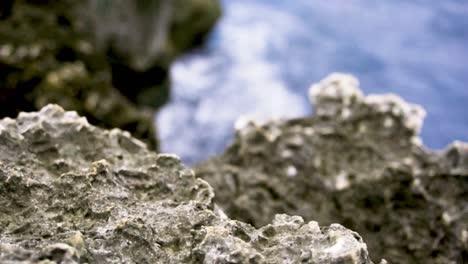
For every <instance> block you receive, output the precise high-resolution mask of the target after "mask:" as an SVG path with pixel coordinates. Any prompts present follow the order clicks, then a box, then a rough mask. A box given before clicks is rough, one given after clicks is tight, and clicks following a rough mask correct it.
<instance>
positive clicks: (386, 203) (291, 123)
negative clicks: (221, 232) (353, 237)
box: [196, 74, 468, 264]
mask: <svg viewBox="0 0 468 264" xmlns="http://www.w3.org/2000/svg"><path fill="white" fill-rule="evenodd" d="M310 97H311V100H312V102H313V104H314V110H315V114H314V115H313V116H312V117H309V118H299V119H293V120H286V121H272V122H269V123H266V124H256V123H255V122H251V123H248V124H247V125H246V126H244V127H243V128H240V129H239V130H238V131H237V134H236V139H235V140H234V142H233V144H232V145H231V146H230V147H229V148H228V149H227V150H226V152H225V153H224V154H223V155H221V156H218V157H215V158H213V159H211V160H210V161H208V162H204V163H201V164H199V165H198V166H197V168H196V172H197V176H198V177H201V178H203V179H204V180H206V181H208V182H209V183H210V185H211V186H212V187H213V189H214V191H215V193H216V196H215V202H216V203H217V204H219V205H220V206H221V208H222V209H224V210H225V212H226V214H227V215H228V216H229V217H231V218H234V219H237V220H241V221H245V222H248V223H251V224H253V225H254V226H262V225H265V224H267V223H268V222H270V221H271V220H272V219H273V218H274V215H275V214H278V213H287V214H292V215H300V216H302V217H304V219H306V220H315V221H318V222H320V223H322V224H332V223H340V224H343V225H344V226H346V227H347V228H351V229H352V230H355V231H357V232H358V233H359V234H360V235H361V236H362V237H363V239H364V241H366V243H367V245H368V247H369V251H370V252H371V256H372V257H373V258H375V259H380V258H385V259H387V260H388V261H390V262H391V263H440V264H445V263H464V262H466V261H467V260H468V254H467V252H468V240H467V237H468V236H467V234H468V210H467V205H468V198H467V197H468V169H467V168H468V144H466V143H461V142H456V143H454V144H453V145H452V146H449V147H448V148H447V149H446V150H445V151H442V152H432V151H429V150H427V149H425V147H424V146H423V145H422V144H421V140H420V138H419V131H420V129H421V126H422V123H423V118H424V115H425V113H424V110H423V109H422V108H421V107H419V106H416V105H412V104H408V103H406V102H404V101H403V100H402V99H401V98H399V97H398V96H396V95H383V96H382V95H368V96H364V95H363V93H362V92H361V90H360V89H359V82H358V81H357V80H356V79H355V78H354V77H352V76H350V75H343V74H333V75H331V76H329V77H327V78H326V79H324V80H323V81H321V82H320V83H319V84H316V85H314V86H312V88H311V90H310Z"/></svg>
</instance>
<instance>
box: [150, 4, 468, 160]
mask: <svg viewBox="0 0 468 264" xmlns="http://www.w3.org/2000/svg"><path fill="white" fill-rule="evenodd" d="M223 5H224V16H223V18H222V19H221V20H220V22H219V24H218V25H217V27H216V29H215V30H214V32H213V34H212V35H211V37H210V40H209V41H208V43H207V45H206V47H204V48H203V49H200V50H198V51H195V52H193V53H192V54H188V55H187V56H184V57H183V58H180V59H179V60H178V61H177V62H176V63H175V64H174V66H173V67H172V69H171V78H172V82H173V90H172V99H171V102H170V103H169V104H168V105H167V106H166V107H164V108H163V109H162V110H161V111H160V112H159V113H158V115H157V123H158V126H159V127H158V129H159V133H160V134H159V137H160V139H161V141H162V150H163V151H164V152H171V153H177V154H178V155H180V156H181V158H182V160H183V161H184V162H187V163H194V162H197V161H201V160H205V159H207V158H208V157H209V156H211V155H214V154H217V153H221V152H222V151H223V150H224V149H225V147H226V146H227V145H228V144H229V142H230V141H231V140H232V138H233V134H234V124H235V122H236V120H238V119H239V118H241V119H246V118H247V119H255V120H261V121H265V120H269V119H273V118H290V117H300V116H306V115H310V114H311V113H312V108H311V105H310V103H309V101H308V98H307V91H308V88H309V87H310V85H311V84H313V83H315V82H318V81H319V80H321V79H322V78H324V77H325V76H326V75H328V74H329V73H331V72H346V73H352V74H354V75H355V76H357V77H358V78H359V79H360V82H361V88H362V89H363V91H364V92H365V93H396V94H398V95H400V96H402V97H403V98H404V99H405V100H407V101H409V102H413V103H417V104H420V105H422V106H423V107H424V108H425V109H426V111H427V117H426V121H425V123H424V127H423V131H422V138H423V142H424V144H425V145H426V146H428V147H429V148H432V149H441V148H444V147H445V146H446V145H447V144H449V143H450V142H452V141H453V140H463V141H468V1H465V0H444V1H427V0H424V1H423V0H411V1H410V0H381V1H375V0H346V1H343V0H328V1H322V0H291V1H284V0H224V1H223Z"/></svg>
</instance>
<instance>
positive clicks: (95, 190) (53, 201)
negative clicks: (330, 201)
mask: <svg viewBox="0 0 468 264" xmlns="http://www.w3.org/2000/svg"><path fill="white" fill-rule="evenodd" d="M213 197H214V193H213V189H212V188H211V186H210V185H209V184H208V183H207V182H205V181H204V180H201V179H199V178H196V177H195V176H194V174H193V171H192V170H190V169H188V168H186V167H185V166H183V165H182V164H181V163H180V161H179V159H178V158H177V157H176V156H175V155H169V154H156V153H154V152H152V151H150V150H148V149H147V147H146V145H145V144H144V143H143V142H141V141H139V140H137V139H135V138H132V137H131V136H130V135H129V133H128V132H123V131H121V130H120V129H113V130H103V129H100V128H97V127H94V126H92V125H90V124H89V123H88V121H87V120H86V119H85V118H83V117H80V116H79V115H78V114H77V113H76V112H66V111H64V110H63V109H62V108H60V107H59V106H56V105H48V106H46V107H44V108H42V110H41V111H40V112H33V113H20V114H19V116H18V117H17V118H16V119H11V118H5V119H2V120H0V204H1V205H2V206H1V207H0V263H6V264H10V263H11V264H12V263H42V264H45V263H48V264H50V263H174V264H175V263H278V264H281V263H337V264H338V263H355V264H358V263H359V264H362V263H371V261H370V259H369V256H368V252H367V247H366V244H365V243H364V242H363V240H362V239H361V237H360V236H359V235H358V234H357V233H355V232H353V231H350V230H348V229H346V228H345V227H343V226H341V225H338V224H332V225H330V226H328V227H319V225H318V223H317V222H314V221H311V222H304V220H303V219H302V218H301V217H299V216H287V215H277V216H275V217H274V220H273V221H272V223H268V224H267V225H265V226H264V227H261V228H258V229H257V228H254V227H252V226H251V225H249V224H246V223H242V222H239V221H236V220H231V219H229V218H227V217H226V216H225V215H224V213H223V212H222V211H221V210H220V209H219V208H218V207H217V206H216V205H215V204H214V203H213Z"/></svg>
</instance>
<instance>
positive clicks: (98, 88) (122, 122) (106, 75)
mask: <svg viewBox="0 0 468 264" xmlns="http://www.w3.org/2000/svg"><path fill="white" fill-rule="evenodd" d="M182 2H183V3H184V4H182ZM145 3H146V5H148V6H145V5H144V4H145ZM163 5H164V6H166V5H167V6H169V7H170V9H171V10H172V11H171V12H166V11H164V10H161V8H162V7H161V8H160V6H163ZM138 6H140V8H139V9H137V7H138ZM174 10H177V12H176V11H174ZM218 16H219V6H218V4H217V1H214V0H188V1H166V0H151V1H147V0H138V1H107V0H86V1H71V0H59V1H52V0H14V1H12V0H8V1H7V0H2V1H0V106H1V107H0V117H5V116H8V117H14V116H16V115H17V114H18V112H19V111H33V110H37V109H40V108H41V107H43V106H45V105H46V104H48V103H56V104H59V105H61V106H62V107H64V108H65V109H68V110H76V111H78V113H80V114H81V115H85V116H86V117H87V118H88V119H89V121H90V122H91V123H93V124H98V125H100V126H103V127H106V128H114V127H119V128H122V129H124V130H128V131H130V132H131V133H132V135H134V136H136V137H138V138H140V139H143V140H145V141H146V143H148V144H149V145H150V146H151V147H153V148H156V147H157V142H156V139H155V138H156V135H155V124H154V111H155V109H156V108H157V107H159V106H161V105H162V104H163V103H165V102H166V101H167V99H168V96H169V82H168V77H167V71H168V67H169V65H170V63H171V62H172V60H173V59H174V58H175V57H176V56H177V55H179V54H180V53H181V52H182V51H185V50H187V49H188V48H190V47H191V45H194V44H196V43H199V42H200V39H202V37H203V36H204V35H205V34H206V32H208V30H209V29H210V28H211V27H212V26H213V23H214V22H215V20H216V18H217V17H218ZM122 17H125V18H126V19H122ZM199 17H203V18H204V19H199ZM139 19H140V20H139ZM117 20H118V21H119V23H117V22H116V21H117ZM153 20H154V23H149V22H151V21H153ZM194 20H195V21H199V22H198V23H195V22H193V21H194ZM145 23H149V24H146V25H145V26H143V25H142V24H145ZM104 29H108V30H109V32H107V31H104ZM151 29H154V30H153V31H151ZM112 30H113V31H112ZM115 31H118V33H120V34H121V35H116V33H115ZM114 33H115V34H114ZM98 36H99V37H98ZM113 39H115V41H112V40H113ZM123 42H125V43H126V44H129V45H127V46H126V47H129V49H130V48H131V49H130V50H124V49H122V48H121V47H122V46H123V45H122V43H123ZM134 42H135V43H134ZM153 42H154V43H153ZM113 43H114V44H113ZM130 44H132V45H130ZM137 47H138V48H139V49H137ZM152 48H154V49H152ZM138 52H141V53H138ZM142 57H143V58H147V59H148V60H147V61H145V62H144V63H134V62H133V61H140V60H142V59H138V58H142ZM136 64H144V65H143V66H139V67H137V66H135V65H136Z"/></svg>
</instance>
